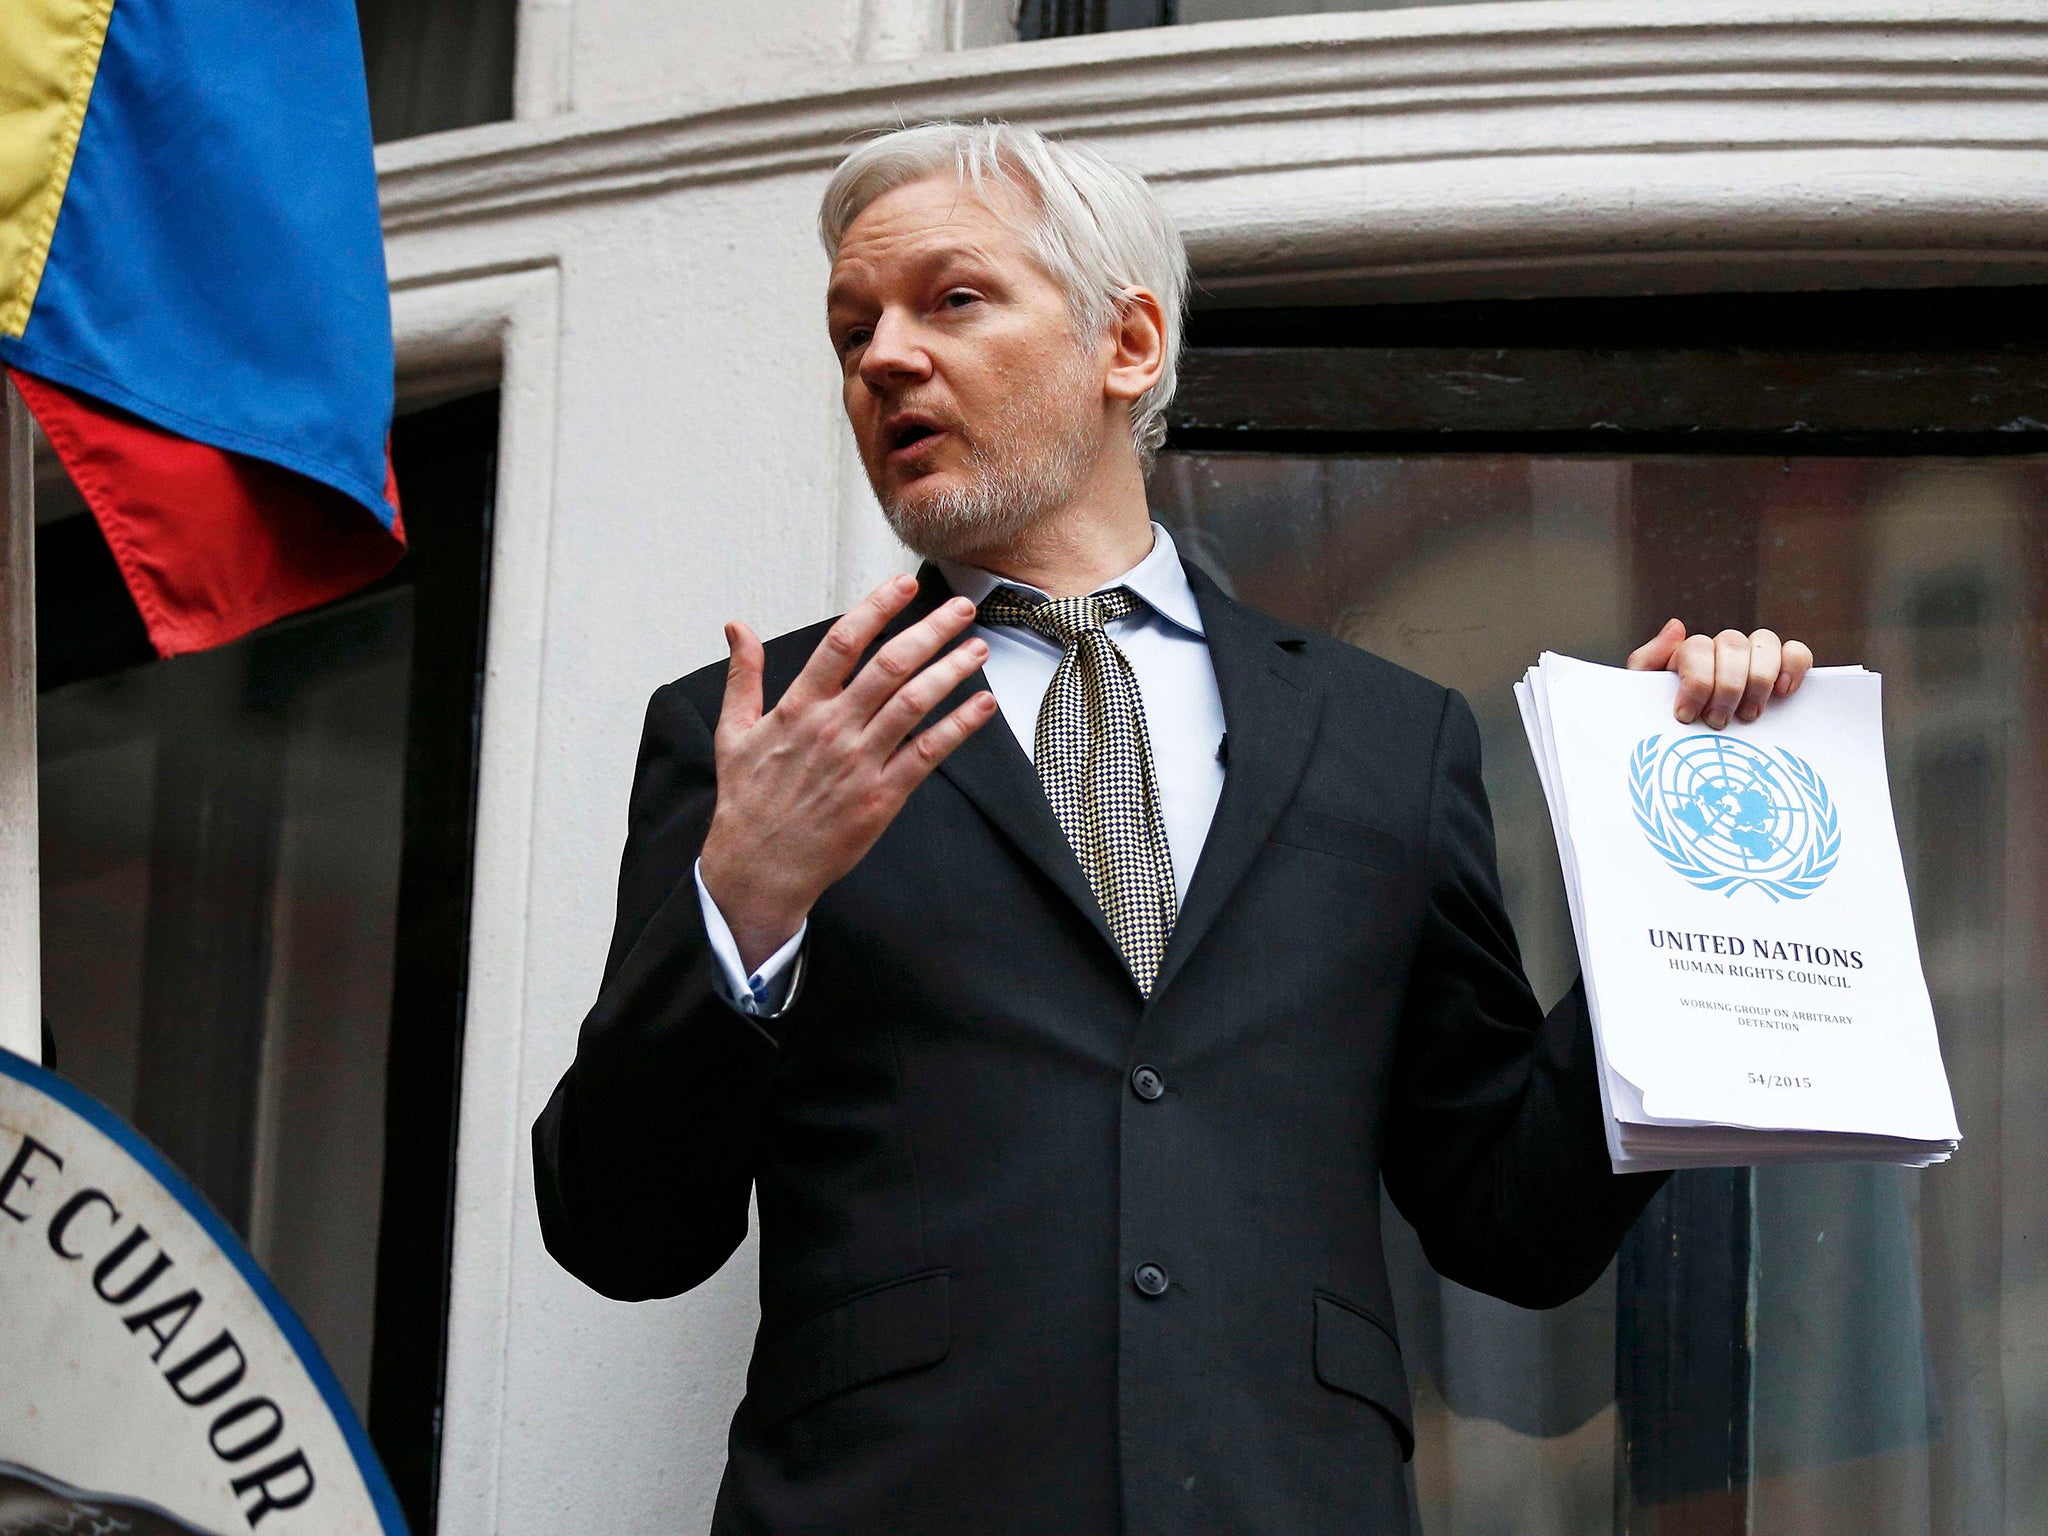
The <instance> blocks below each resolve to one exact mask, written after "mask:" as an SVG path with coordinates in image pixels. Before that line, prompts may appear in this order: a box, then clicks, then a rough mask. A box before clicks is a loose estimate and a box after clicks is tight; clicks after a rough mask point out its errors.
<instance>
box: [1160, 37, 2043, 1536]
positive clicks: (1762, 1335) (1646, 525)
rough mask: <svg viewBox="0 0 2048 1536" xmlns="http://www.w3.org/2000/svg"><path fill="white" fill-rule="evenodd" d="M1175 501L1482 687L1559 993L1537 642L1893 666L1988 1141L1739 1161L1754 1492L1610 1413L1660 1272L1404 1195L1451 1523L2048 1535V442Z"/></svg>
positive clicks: (1505, 811)
mask: <svg viewBox="0 0 2048 1536" xmlns="http://www.w3.org/2000/svg"><path fill="white" fill-rule="evenodd" d="M1307 8H1308V7H1305V6H1300V5H1289V6H1287V7H1286V9H1288V10H1302V9H1307ZM1191 10H1192V7H1191V6H1190V5H1189V4H1188V3H1187V0H1184V3H1183V9H1182V17H1183V19H1184V20H1191V19H1195V17H1194V16H1193V15H1192V14H1191ZM1231 13H1232V14H1244V13H1245V12H1244V9H1243V8H1242V7H1241V6H1234V7H1233V9H1232V12H1231ZM1152 499H1153V505H1154V508H1155V511H1156V512H1157V514H1158V516H1159V517H1160V518H1161V520H1162V521H1163V522H1165V523H1167V524H1168V525H1169V526H1170V527H1171V528H1172V529H1173V531H1174V536H1175V538H1176V539H1177V540H1179V541H1180V543H1181V547H1182V549H1183V550H1184V551H1185V552H1186V553H1187V554H1189V556H1190V557H1191V558H1193V559H1195V560H1196V561H1198V562H1200V563H1202V564H1204V565H1205V566H1206V567H1207V568H1208V569H1209V570H1211V571H1212V572H1213V573H1214V574H1216V575H1217V576H1218V577H1219V579H1221V580H1222V581H1223V582H1224V584H1225V586H1226V587H1227V588H1229V589H1231V590H1233V591H1235V592H1236V594H1237V595H1238V596H1240V597H1242V598H1244V599H1245V600H1247V601H1249V602H1251V603H1253V604H1255V605H1256V606H1258V607H1261V608H1264V609H1267V610H1269V611H1271V612H1273V613H1276V614H1280V615H1282V616H1283V617H1286V618H1288V619H1290V620H1293V621H1294V622H1297V623H1303V624H1312V625H1315V626H1317V627H1319V628H1321V629H1324V630H1326V631H1327V632H1329V633H1332V634H1335V635H1337V636H1340V637H1341V638H1343V639H1346V640H1349V641H1352V642H1353V643H1355V644H1358V645H1361V646H1365V647H1367V648H1369V649H1371V650H1374V651H1377V652H1378V653H1380V654H1381V655H1384V656H1387V657H1389V658H1390V659H1392V660H1394V661H1397V662H1400V663H1402V664H1404V665H1406V666H1409V667H1413V668H1415V669H1416V670H1417V671H1420V672H1423V673H1425V674H1427V675H1428V676H1430V677H1433V678H1435V679H1437V680H1438V681H1440V682H1443V683H1447V684H1450V685H1452V686H1454V687H1456V688H1458V689H1460V690H1461V691H1463V692H1464V694H1465V695H1466V697H1467V698H1468V699H1469V700H1470V701H1471V703H1472V706H1473V709H1474V711H1475V712H1476V714H1477V716H1478V719H1479V722H1480V729H1481V733H1482V738H1483V742H1484V747H1485V751H1486V780H1487V788H1488V792H1489V794H1490V795H1491V797H1492V800H1493V809H1494V817H1495V821H1496V825H1497V829H1498V835H1499V842H1500V864H1501V875H1502V880H1503V883H1504V885H1505V888H1506V893H1507V899H1508V904H1509V908H1510V910H1511V912H1512V913H1513V916H1514V919H1515V925H1516V931H1517V932H1518V934H1519V935H1520V938H1521V941H1522V945H1523V948H1524V952H1525V958H1526V960H1527V963H1528V968H1529V974H1530V978H1531V980H1532V981H1533V982H1534V983H1535V986H1536V989H1537V991H1538V994H1539V995H1540V996H1541V997H1542V998H1543V1000H1544V1001H1545V1002H1549V1001H1551V1000H1553V999H1555V998H1556V997H1558V996H1559V995H1561V994H1562V992H1563V991H1564V989H1565V988H1566V987H1567V986H1568V985H1569V983H1570V981H1571V978H1572V976H1573V974H1574V970H1575V965H1576V962H1575V959H1574V957H1573V948H1572V939H1571V928H1570V918H1569V914H1568V913H1567V912H1566V910H1565V904H1564V896H1563V887H1562V882H1561V879H1560V876H1559V872H1558V868H1557V855H1556V849H1555V847H1554V845H1553V842H1552V838H1551V832H1550V827H1549V822H1548V820H1547V818H1546V816H1545V813H1544V808H1543V801H1542V795H1541V790H1540V787H1539V786H1538V784H1537V781H1536V776H1535V772H1534V769H1533V767H1532V765H1531V763H1530V759H1529V754H1528V749H1527V747H1526V745H1525V744H1524V742H1523V739H1522V732H1521V726H1520V722H1519V720H1518V719H1517V716H1516V713H1515V709H1514V705H1513V700H1512V698H1511V696H1510V693H1509V687H1510V684H1511V683H1512V681H1513V679H1514V678H1515V677H1516V676H1518V675H1519V674H1520V672H1521V671H1522V669H1523V668H1524V667H1525V666H1527V665H1528V664H1529V662H1530V661H1531V660H1533V659H1534V658H1535V656H1536V654H1537V653H1538V652H1539V651H1540V650H1543V649H1546V648H1548V649H1552V650H1559V651H1565V652H1569V653H1571V654H1574V655H1578V656H1583V657H1587V658H1589V659H1593V660H1601V661H1608V662H1616V663H1618V662H1619V661H1620V660H1621V659H1622V658H1623V657H1624V656H1625V655H1626V654H1627V652H1628V651H1629V649H1630V648H1632V647H1633V646H1634V645H1636V644H1638V643H1640V641H1641V640H1643V639H1644V638H1646V637H1647V636H1648V635H1649V634H1651V633H1652V632H1653V631H1654V630H1655V629H1656V628H1657V627H1658V626H1659V625H1660V624H1661V623H1663V621H1664V620H1665V619H1667V618H1670V617H1671V616H1673V615H1674V614H1675V615H1677V616H1679V617H1681V618H1683V619H1685V620H1686V622H1687V623H1688V624H1689V625H1690V626H1691V627H1692V628H1694V629H1695V630H1708V631H1711V630H1714V629H1719V628H1722V627H1727V626H1733V627H1736V628H1740V629H1748V628H1752V627H1754V626H1756V625H1758V624H1768V625H1770V626H1771V627H1773V628H1775V629H1777V630H1779V631H1780V632H1782V633H1785V634H1794V635H1798V636H1800V637H1802V638H1805V639H1807V640H1809V641H1810V642H1812V644H1813V645H1814V648H1815V650H1816V652H1817V653H1818V654H1819V656H1820V658H1821V660H1823V661H1852V660H1860V661H1862V662H1864V663H1866V664H1867V665H1869V666H1871V667H1873V668H1875V669H1877V670H1879V671H1881V672H1883V673H1884V674H1885V707H1886V728H1887V750H1888V756H1889V763H1890V772H1891V781H1892V792H1893V798H1894V800H1895V802H1896V804H1897V808H1898V817H1899V827H1900V834H1901V837H1902V839H1903V841H1904V844H1905V856H1906V863H1907V873H1908V877H1909V880H1910V882H1911V884H1912V888H1913V892H1914V899H1915V911H1916V917H1917V921H1918V924H1919V935H1920V942H1921V950H1922V955H1923V958H1924V961H1925V964H1926V967H1927V974H1928V981H1929V985H1930V987H1931V988H1932V991H1933V995H1934V1000H1935V1009H1936V1013H1937V1016H1938V1018H1939V1020H1940V1023H1941V1028H1942V1040H1943V1050H1944V1053H1945V1056H1946V1059H1947V1064H1948V1069H1949V1073H1950V1076H1951V1079H1952V1081H1953V1083H1954V1087H1955V1092H1956V1099H1957V1110H1958V1113H1959V1115H1960V1116H1961V1118H1962V1122H1963V1130H1964V1135H1965V1137H1966V1140H1965V1142H1964V1146H1963V1150H1962V1152H1961V1154H1960V1155H1959V1156H1958V1157H1957V1159H1956V1160H1955V1161H1954V1162H1953V1163H1951V1164H1950V1165H1948V1166H1946V1167H1943V1168H1938V1169H1934V1170H1931V1171H1929V1172H1927V1173H1925V1174H1915V1173H1910V1172H1906V1171H1904V1170H1900V1169H1895V1168H1887V1167H1862V1166H1852V1167H1831V1168H1800V1169H1775V1170H1765V1171H1762V1172H1759V1173H1757V1174H1756V1175H1754V1176H1753V1177H1751V1176H1747V1175H1738V1176H1735V1177H1736V1178H1737V1179H1738V1180H1740V1181H1742V1182H1741V1183H1740V1184H1739V1185H1737V1186H1735V1187H1736V1188H1737V1190H1738V1193H1739V1195H1740V1196H1741V1199H1740V1201H1739V1208H1740V1209H1743V1210H1746V1211H1747V1213H1748V1215H1747V1221H1748V1232H1747V1236H1746V1240H1745V1241H1744V1242H1743V1243H1742V1244H1741V1246H1740V1252H1741V1253H1742V1254H1743V1255H1745V1258H1744V1260H1743V1262H1744V1264H1745V1265H1746V1273H1747V1276H1748V1284H1747V1294H1746V1295H1744V1294H1742V1292H1741V1290H1740V1288H1739V1287H1738V1288H1737V1289H1736V1290H1735V1292H1734V1293H1733V1296H1732V1301H1733V1309H1732V1311H1730V1312H1729V1313H1727V1314H1725V1315H1726V1316H1727V1317H1728V1318H1729V1319H1730V1321H1729V1322H1728V1324H1727V1326H1726V1328H1725V1329H1724V1331H1725V1332H1728V1333H1730V1334H1731V1335H1732V1334H1734V1333H1736V1331H1737V1330H1738V1329H1742V1330H1745V1331H1746V1335H1747V1336H1746V1337H1730V1338H1727V1339H1723V1340H1718V1341H1716V1340H1707V1339H1702V1338H1699V1337H1697V1336H1694V1337H1689V1338H1684V1339H1682V1340H1680V1341H1678V1342H1676V1343H1673V1345H1672V1346H1671V1347H1673V1348H1677V1347H1680V1345H1681V1344H1682V1346H1683V1347H1685V1348H1688V1349H1693V1350H1701V1351H1706V1352H1711V1351H1712V1349H1713V1348H1715V1347H1716V1346H1717V1345H1718V1347H1720V1348H1722V1349H1723V1350H1730V1351H1733V1352H1734V1353H1735V1354H1736V1355H1738V1356H1739V1357H1741V1359H1742V1361H1743V1363H1744V1366H1745V1369H1743V1370H1741V1371H1738V1372H1737V1373H1736V1377H1735V1379H1736V1381H1737V1382H1738V1384H1739V1386H1740V1390H1741V1393H1742V1401H1741V1402H1739V1403H1738V1404H1736V1405H1735V1408H1736V1410H1737V1412H1738V1414H1739V1416H1740V1420H1741V1422H1740V1423H1739V1424H1737V1425H1736V1426H1735V1429H1736V1431H1737V1434H1736V1435H1735V1438H1736V1439H1737V1440H1739V1441H1740V1444H1738V1445H1736V1446H1734V1447H1733V1450H1732V1452H1731V1451H1729V1450H1728V1449H1727V1448H1721V1447H1708V1449H1709V1450H1713V1451H1715V1452H1716V1454H1717V1455H1719V1456H1720V1460H1718V1461H1714V1460H1713V1458H1712V1457H1708V1458H1706V1459H1707V1461H1709V1462H1711V1463H1712V1465H1714V1466H1716V1467H1726V1466H1728V1465H1733V1466H1734V1467H1735V1468H1736V1472H1737V1475H1736V1476H1735V1478H1734V1482H1735V1483H1736V1484H1737V1486H1735V1487H1733V1488H1729V1487H1721V1488H1716V1487H1713V1486H1710V1485H1709V1482H1708V1481H1707V1480H1704V1479H1702V1478H1700V1477H1699V1476H1696V1475H1695V1471H1696V1468H1697V1467H1698V1466H1699V1465H1700V1464H1701V1457H1700V1456H1699V1454H1698V1452H1699V1450H1700V1447H1699V1446H1697V1445H1687V1444H1683V1443H1679V1442H1680V1441H1682V1440H1683V1439H1684V1438H1685V1437H1686V1436H1687V1435H1688V1434H1696V1431H1695V1430H1693V1429H1689V1428H1688V1427H1686V1426H1684V1425H1682V1424H1680V1423H1678V1422H1677V1420H1678V1416H1676V1415H1671V1414H1651V1413H1644V1414H1642V1415H1641V1417H1639V1418H1635V1419H1632V1418H1631V1417H1630V1415H1629V1408H1630V1405H1629V1404H1628V1403H1627V1402H1625V1401H1624V1402H1622V1403H1619V1404H1618V1403H1617V1402H1616V1400H1615V1381H1616V1370H1615V1366H1616V1358H1615V1352H1616V1349H1617V1347H1619V1348H1621V1349H1623V1350H1629V1349H1636V1350H1641V1349H1643V1348H1645V1347H1646V1346H1645V1344H1644V1343H1643V1341H1642V1339H1641V1338H1640V1337H1638V1336H1637V1335H1636V1334H1634V1333H1631V1332H1628V1331H1627V1330H1624V1331H1623V1334H1622V1337H1621V1338H1620V1339H1619V1340H1617V1329H1616V1317H1617V1310H1618V1308H1619V1309H1620V1310H1621V1312H1622V1314H1623V1315H1624V1316H1628V1315H1632V1314H1631V1308H1637V1309H1639V1306H1640V1304H1641V1303H1642V1302H1643V1301H1644V1298H1640V1297H1628V1296H1623V1295H1620V1294H1619V1293H1618V1290H1617V1285H1618V1282H1617V1279H1616V1276H1615V1274H1614V1273H1613V1272H1612V1271H1610V1273H1609V1275H1608V1276H1607V1277H1605V1278H1604V1279H1603V1280H1602V1281H1601V1283H1600V1285H1599V1286H1596V1287H1595V1289H1594V1291H1593V1292H1592V1293H1590V1294H1589V1295H1588V1296H1586V1297H1584V1298H1581V1299H1580V1300H1579V1301H1577V1302H1574V1303H1572V1304H1571V1305H1570V1306H1568V1307H1565V1308H1563V1309H1560V1310H1559V1311H1557V1312H1554V1313H1549V1314H1537V1313H1528V1312H1521V1311H1518V1310H1517V1309H1515V1308H1512V1307H1508V1306H1506V1305H1504V1304H1502V1303H1499V1302H1495V1301H1492V1300H1490V1299H1489V1298H1486V1297H1481V1296H1477V1295H1474V1294H1472V1293H1470V1292H1467V1291H1464V1290H1462V1289H1461V1288H1459V1287H1457V1286H1454V1285H1451V1284H1448V1283H1446V1282H1443V1281H1440V1280H1438V1279H1437V1278H1436V1277H1435V1276H1434V1275H1432V1274H1431V1273H1430V1272H1429V1270H1428V1267H1427V1264H1426V1263H1425V1262H1424V1260H1423V1259H1422V1257H1421V1255H1420V1252H1419V1250H1418V1249H1417V1247H1416V1245H1415V1244H1414V1241H1413V1239H1412V1236H1411V1235H1408V1234H1407V1233H1406V1231H1405V1228H1404V1227H1402V1225H1401V1224H1400V1223H1399V1222H1398V1220H1392V1221H1390V1230H1391V1235H1390V1240H1389V1241H1390V1250H1391V1253H1390V1257H1391V1259H1392V1262H1393V1266H1394V1269H1395V1285H1396V1294H1397V1298H1398V1302H1399V1312H1400V1323H1401V1334H1402V1341H1403V1345H1404V1348H1405V1350H1406V1352H1407V1354H1408V1357H1409V1362H1410V1369H1411V1373H1412V1374H1413V1375H1414V1376H1415V1378H1416V1380H1415V1389H1416V1400H1417V1405H1418V1420H1419V1423H1418V1433H1419V1437H1420V1438H1421V1439H1422V1440H1423V1442H1424V1444H1423V1447H1422V1449H1421V1451H1420V1452H1419V1453H1418V1456H1417V1461H1416V1481H1417V1489H1416V1492H1417V1501H1418V1504H1419V1507H1420V1513H1421V1516H1422V1527H1423V1529H1424V1530H1425V1531H1426V1532H1428V1533H1429V1536H1496V1533H1498V1536H1509V1533H1513V1536H1545V1533H1557V1536H1594V1533H1608V1532H1616V1531H1618V1530H1626V1531H1649V1530H1657V1531H1690V1530H1694V1529H1700V1530H1705V1529H1714V1530H1729V1531H1747V1532H1751V1533H1755V1536H1834V1533H1840V1536H1851V1533H1855V1536H1873V1533H1874V1536H1922V1533H1925V1536H1935V1533H1942V1532H1951V1531H1955V1532H1960V1531H1970V1532H1987V1533H1993V1532H1998V1533H2013V1536H2018V1533H2021V1532H2031V1531H2038V1530H2042V1529H2048V1261H2044V1257H2043V1254H2042V1248H2043V1246H2044V1243H2043V1240H2042V1236H2041V1235H2042V1234H2043V1233H2044V1231H2048V1224H2044V1221H2043V1216H2044V1214H2048V1213H2044V1210H2043V1207H2044V1205H2048V1193H2043V1192H2042V1190H2043V1185H2042V1181H2041V1180H2039V1179H2038V1178H2035V1177H2032V1176H2031V1175H2032V1173H2033V1171H2034V1170H2036V1169H2038V1168H2040V1167H2042V1166H2044V1165H2048V1044H2044V1043H2043V1041H2044V1038H2048V1037H2044V1034H2043V1031H2041V1030H2040V1029H2039V1028H2038V1021H2039V1019H2040V1017H2041V1002H2042V967H2043V955H2042V944H2041V937H2042V917H2043V913H2042V887H2043V881H2042V870H2041V860H2042V850H2041V846H2040V840H2041V830H2040V829H2041V828H2042V827H2043V826H2044V824H2048V820H2044V816H2043V811H2044V809H2048V806H2044V804H2043V801H2044V798H2048V780H2044V776H2043V771H2042V770H2043V767H2044V766H2048V765H2044V764H2043V763H2042V761H2041V737H2042V732H2043V728H2044V724H2048V709H2044V708H2043V704H2044V699H2043V691H2044V688H2048V614H2044V606H2048V464H2044V463H2043V462H2042V461H2040V460H2037V459H2010V460H1987V461H1928V460H1924V459H1921V460H1916V459H1860V460H1859V459H1807V460H1792V461H1786V460H1780V459H1752V458H1723V457H1699V458H1676V457H1656V458H1651V457H1644V458H1636V459H1628V458H1620V457H1616V458H1588V457H1570V458H1567V457H1552V458H1543V457H1532V456H1525V455H1482V454H1467V455H1457V456H1445V457H1438V458H1396V457H1387V456H1363V455H1359V456H1307V455H1301V456H1290V455H1278V454H1255V453H1187V452H1174V453H1168V454H1165V455H1163V456H1162V458H1161V461H1160V465H1159V468H1158V470H1157V472H1156V474H1155V476H1154V478H1153V482H1152ZM1705 1177H1707V1178H1721V1179H1723V1180H1724V1181H1725V1180H1726V1179H1727V1178H1728V1177H1729V1176H1727V1175H1706V1176H1705ZM1723 1203H1724V1205H1725V1204H1726V1202H1725V1201H1724V1202H1723ZM1730 1208H1736V1207H1730ZM1683 1261H1684V1260H1683V1256H1681V1260H1680V1262H1683ZM1698 1331H1699V1330H1698V1328H1697V1326H1695V1328H1694V1333H1695V1335H1696V1334H1697V1332H1698ZM1641 1363H1642V1362H1640V1361H1637V1362H1634V1364H1636V1365H1640V1364H1641ZM1642 1376H1643V1372H1642V1371H1640V1370H1634V1371H1628V1372H1624V1377H1625V1378H1626V1379H1631V1380H1636V1379H1641V1378H1642ZM1659 1436H1663V1437H1665V1439H1666V1440H1667V1442H1668V1443H1662V1444H1660V1443H1656V1442H1657V1439H1658V1437H1659ZM1631 1439H1633V1440H1634V1441H1635V1442H1637V1443H1624V1442H1626V1441H1630V1440H1631ZM1645 1440H1647V1441H1649V1442H1650V1443H1641V1442H1643V1441H1645ZM1631 1468H1633V1469H1634V1481H1635V1483H1636V1485H1637V1486H1634V1487H1631V1486H1630V1484H1631V1475H1630V1471H1629V1469H1631ZM1651 1490H1654V1494H1655V1496H1654V1497H1653V1498H1647V1499H1646V1498H1645V1497H1644V1495H1645V1493H1646V1491H1651Z"/></svg>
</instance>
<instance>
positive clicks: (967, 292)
mask: <svg viewBox="0 0 2048 1536" xmlns="http://www.w3.org/2000/svg"><path fill="white" fill-rule="evenodd" d="M939 302H940V303H941V304H943V305H945V306H946V307H947V308H948V309H964V308H965V307H966V306H968V305H969V304H979V303H980V302H981V295H980V294H978V293H976V292H974V291H973V290H972V289H969V288H955V289H954V290H953V291H952V292H951V293H949V294H947V295H946V296H945V297H944V298H943V299H941V300H939Z"/></svg>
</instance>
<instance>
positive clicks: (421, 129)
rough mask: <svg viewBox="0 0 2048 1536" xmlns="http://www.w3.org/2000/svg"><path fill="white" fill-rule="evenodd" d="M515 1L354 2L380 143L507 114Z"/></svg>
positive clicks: (496, 119)
mask: <svg viewBox="0 0 2048 1536" xmlns="http://www.w3.org/2000/svg"><path fill="white" fill-rule="evenodd" d="M517 12H518V5H517V0H356V20H357V23H358V24H359V25H360V26H361V28H362V33H363V67H364V69H365V71H366V73H367V74H368V76H369V84H370V133H371V137H373V138H375V139H376V140H377V142H378V143H380V144H381V143H383V142H385V141H386V140H388V139H406V138H411V137H412V136H413V135H415V134H421V133H438V132H440V131H441V130H442V129H444V128H468V127H470V126H472V125H473V124H476V123H495V122H502V121H504V120H505V119H506V118H509V117H510V116H511V115H512V72H513V69H514V67H515V62H516V61H515V56H514V43H515V36H514V26H513V23H514V19H515V17H516V15H517Z"/></svg>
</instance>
